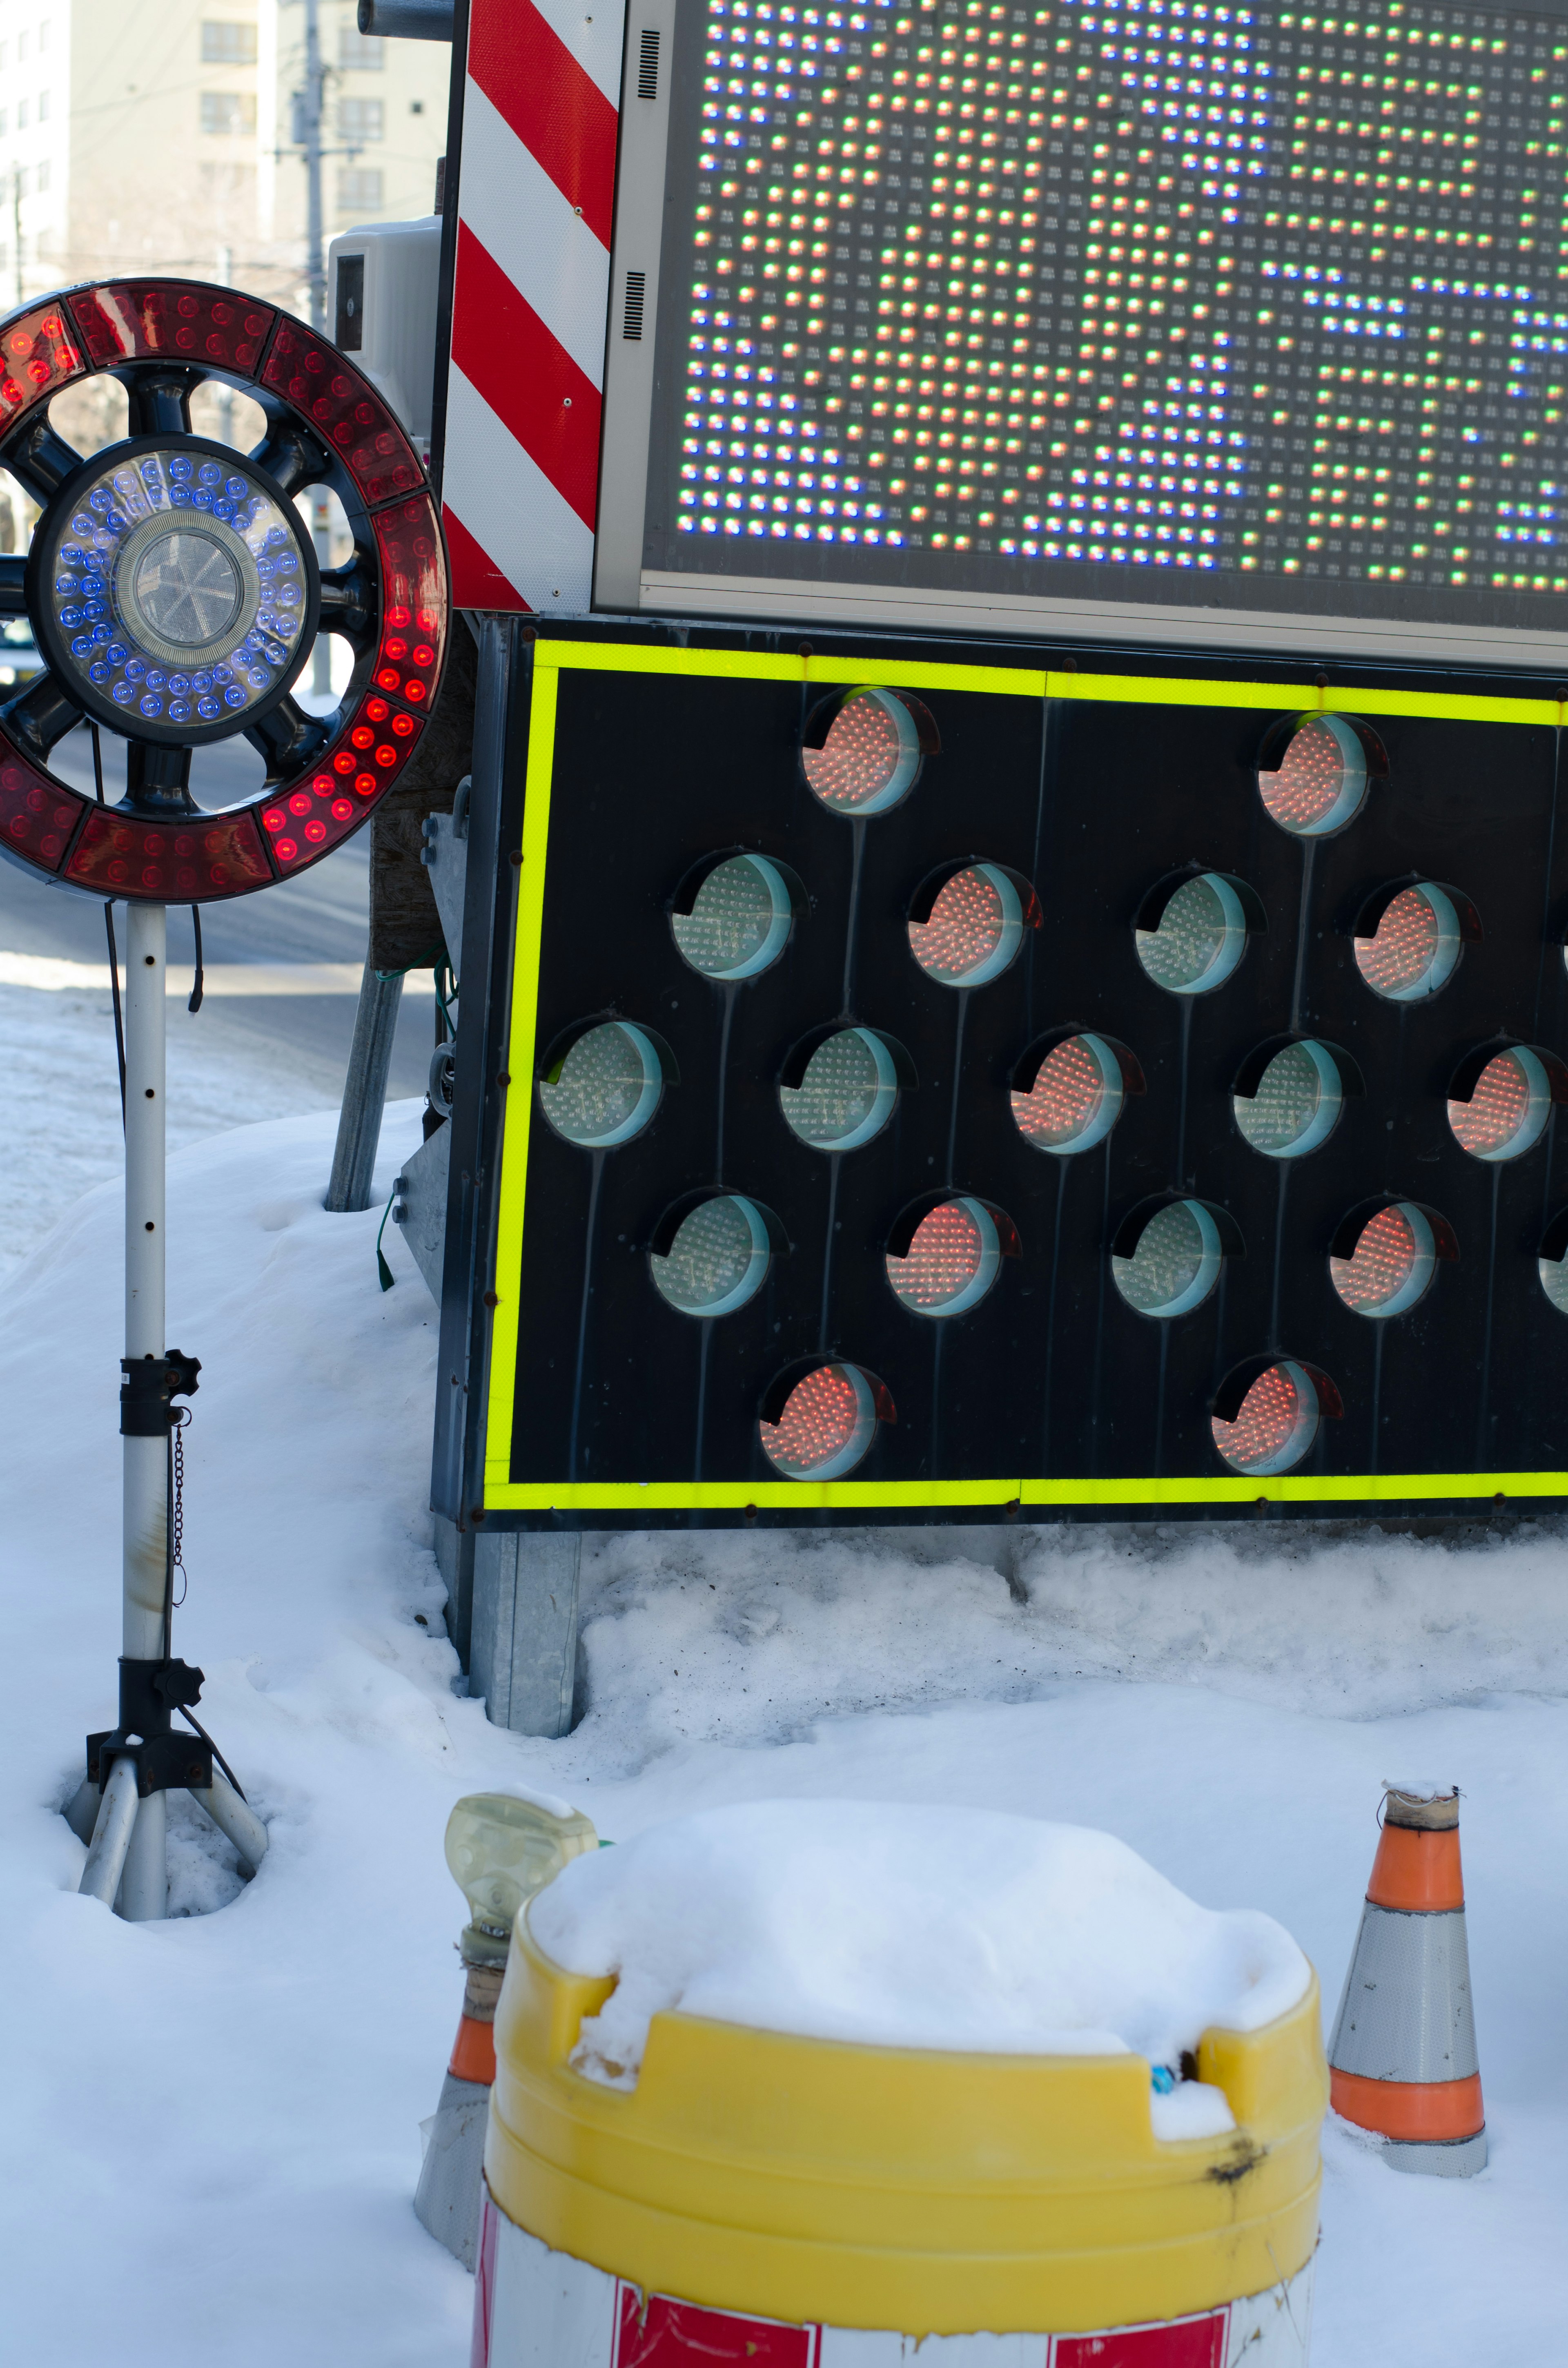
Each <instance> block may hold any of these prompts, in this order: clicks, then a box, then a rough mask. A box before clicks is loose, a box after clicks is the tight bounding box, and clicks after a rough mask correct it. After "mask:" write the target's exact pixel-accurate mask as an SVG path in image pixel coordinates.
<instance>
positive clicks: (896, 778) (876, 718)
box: [801, 688, 920, 814]
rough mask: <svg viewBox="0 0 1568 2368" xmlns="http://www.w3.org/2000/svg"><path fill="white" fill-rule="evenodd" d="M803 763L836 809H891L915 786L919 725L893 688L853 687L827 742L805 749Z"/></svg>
mask: <svg viewBox="0 0 1568 2368" xmlns="http://www.w3.org/2000/svg"><path fill="white" fill-rule="evenodd" d="M801 769H802V771H803V772H804V774H805V776H806V780H807V781H808V783H809V784H810V786H811V788H812V791H814V792H815V794H816V795H817V796H818V797H819V798H820V799H821V800H822V802H823V803H824V806H831V807H833V809H834V811H835V813H837V814H886V813H887V812H888V811H889V809H890V807H892V806H896V805H897V804H898V803H899V801H900V799H901V798H904V797H907V796H908V794H909V792H910V791H911V790H912V789H913V788H914V786H915V775H916V774H917V773H918V772H919V770H920V734H919V730H918V727H917V726H916V723H915V718H914V716H913V715H912V714H911V713H910V712H909V710H908V708H907V707H905V705H904V704H903V700H900V699H895V698H893V696H892V693H891V692H889V691H885V690H876V689H869V688H868V689H864V690H852V691H851V692H850V694H849V696H848V698H847V699H846V700H845V702H844V704H843V706H842V707H841V708H840V709H839V711H838V712H837V714H836V715H835V717H834V719H833V722H832V723H831V724H830V725H829V727H828V733H827V737H826V739H825V740H824V743H823V745H822V746H821V747H820V748H802V749H801Z"/></svg>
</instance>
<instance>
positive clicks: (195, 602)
mask: <svg viewBox="0 0 1568 2368" xmlns="http://www.w3.org/2000/svg"><path fill="white" fill-rule="evenodd" d="M133 588H134V592H135V597H136V605H137V607H138V608H139V609H141V611H142V615H143V616H144V617H145V618H146V620H147V621H148V623H149V624H150V625H151V626H152V627H153V631H154V632H158V633H160V634H162V636H163V638H164V639H165V641H168V642H175V643H178V644H179V645H180V646H181V647H182V648H185V649H192V650H196V649H203V648H205V647H206V646H207V644H208V643H210V642H215V641H217V640H219V639H220V638H221V636H222V634H224V633H225V632H227V631H228V629H229V627H230V626H231V625H232V624H233V621H234V619H235V617H236V616H237V615H238V614H239V609H240V602H241V600H242V598H244V585H243V583H242V581H241V578H240V571H239V569H238V568H237V567H236V566H235V564H234V563H233V560H232V559H231V558H230V556H229V554H228V552H226V551H225V550H224V549H223V547H222V543H220V542H218V541H214V540H213V539H212V538H211V537H210V536H209V535H205V534H201V533H193V532H192V531H191V529H189V528H188V527H178V528H176V529H174V530H173V531H172V532H171V533H168V534H161V535H159V536H157V537H156V538H155V539H154V540H153V541H151V542H149V543H148V544H147V546H146V548H145V549H144V550H143V551H142V554H141V556H140V558H139V559H138V561H137V563H136V573H135V576H134V578H133Z"/></svg>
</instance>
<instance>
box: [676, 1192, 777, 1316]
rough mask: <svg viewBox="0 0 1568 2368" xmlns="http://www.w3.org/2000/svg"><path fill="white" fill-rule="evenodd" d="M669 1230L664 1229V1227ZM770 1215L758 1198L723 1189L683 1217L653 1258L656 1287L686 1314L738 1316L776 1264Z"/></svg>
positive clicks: (700, 1202)
mask: <svg viewBox="0 0 1568 2368" xmlns="http://www.w3.org/2000/svg"><path fill="white" fill-rule="evenodd" d="M662 1231H663V1229H662V1228H661V1232H662ZM772 1255H773V1253H772V1247H771V1243H770V1240H769V1233H768V1224H767V1217H766V1216H765V1215H764V1213H763V1212H762V1210H761V1209H760V1208H759V1207H758V1205H757V1203H756V1201H748V1200H746V1199H745V1198H744V1196H743V1195H742V1194H740V1193H738V1192H718V1193H715V1194H714V1195H713V1196H712V1198H711V1199H710V1200H705V1201H699V1202H698V1204H697V1206H696V1208H695V1209H690V1210H688V1211H687V1213H686V1214H685V1215H684V1216H682V1217H681V1218H680V1220H679V1222H678V1224H676V1225H675V1227H674V1229H673V1230H672V1231H671V1232H670V1234H669V1235H668V1238H667V1240H666V1241H665V1242H664V1243H663V1244H661V1242H660V1240H659V1239H658V1238H657V1237H655V1240H654V1244H653V1251H652V1253H651V1255H650V1258H649V1271H650V1272H651V1274H652V1275H653V1288H654V1290H655V1291H656V1292H658V1294H659V1296H660V1298H661V1299H663V1300H665V1301H666V1302H667V1303H668V1304H669V1305H670V1306H671V1307H678V1308H679V1309H680V1311H681V1313H682V1315H698V1316H701V1317H702V1318H704V1319H705V1320H707V1319H710V1318H711V1317H713V1316H717V1315H733V1313H734V1311H735V1309H736V1308H737V1307H744V1305H745V1304H746V1302H747V1301H748V1300H750V1299H755V1298H756V1294H757V1292H759V1291H760V1290H761V1289H762V1286H763V1284H764V1282H765V1281H767V1269H768V1267H769V1265H770V1264H771V1263H772Z"/></svg>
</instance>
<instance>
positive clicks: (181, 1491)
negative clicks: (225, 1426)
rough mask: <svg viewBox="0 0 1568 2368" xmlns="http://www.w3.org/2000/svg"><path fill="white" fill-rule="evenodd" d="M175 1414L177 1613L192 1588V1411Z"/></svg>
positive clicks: (172, 1561) (172, 1553)
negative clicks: (188, 1470) (188, 1466)
mask: <svg viewBox="0 0 1568 2368" xmlns="http://www.w3.org/2000/svg"><path fill="white" fill-rule="evenodd" d="M174 1414H175V1425H174V1451H175V1488H174V1503H173V1505H172V1506H171V1507H170V1508H169V1509H170V1517H171V1520H172V1524H173V1533H172V1543H171V1545H170V1549H169V1570H170V1573H171V1575H172V1574H173V1573H174V1572H175V1571H176V1570H177V1571H178V1573H179V1577H180V1588H179V1593H178V1594H177V1595H176V1597H175V1599H174V1606H173V1608H174V1610H175V1611H178V1610H179V1607H180V1605H181V1604H182V1603H183V1602H184V1601H185V1599H186V1596H187V1592H188V1591H189V1587H190V1579H189V1577H188V1574H187V1570H186V1566H185V1554H184V1547H185V1427H186V1424H187V1422H188V1421H189V1420H190V1414H191V1410H190V1408H189V1406H176V1407H175V1408H174Z"/></svg>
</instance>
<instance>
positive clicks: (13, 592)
mask: <svg viewBox="0 0 1568 2368" xmlns="http://www.w3.org/2000/svg"><path fill="white" fill-rule="evenodd" d="M27 581H28V563H27V558H26V555H25V553H23V552H14V551H8V552H5V553H4V555H3V556H0V617H25V616H26V615H27V613H28V602H27Z"/></svg>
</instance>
